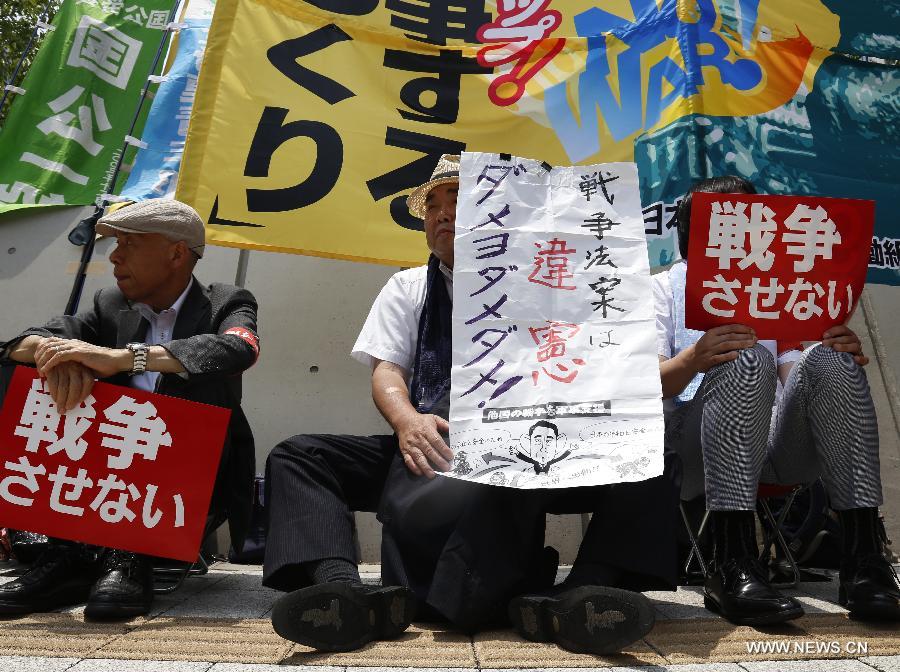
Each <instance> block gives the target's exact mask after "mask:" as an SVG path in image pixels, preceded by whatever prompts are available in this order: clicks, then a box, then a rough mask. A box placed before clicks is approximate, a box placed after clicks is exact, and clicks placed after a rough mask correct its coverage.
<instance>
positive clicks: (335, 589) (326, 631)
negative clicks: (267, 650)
mask: <svg viewBox="0 0 900 672" xmlns="http://www.w3.org/2000/svg"><path fill="white" fill-rule="evenodd" d="M414 610H415V600H414V598H413V594H412V591H411V590H409V588H404V587H402V586H384V587H382V586H367V585H364V584H362V583H342V582H331V583H320V584H316V585H314V586H308V587H306V588H301V589H300V590H295V591H293V592H291V593H288V594H287V595H285V596H284V597H282V598H280V599H279V600H278V601H277V602H276V603H275V606H274V607H273V608H272V627H273V628H274V629H275V632H277V633H278V634H279V635H281V636H282V637H284V638H285V639H289V640H291V641H292V642H297V643H298V644H305V645H306V646H311V647H313V648H314V649H319V650H321V651H353V650H354V649H358V648H360V647H361V646H364V645H365V644H367V643H368V642H371V641H372V640H373V639H393V638H394V637H398V636H399V635H400V634H402V633H403V631H404V630H406V629H407V628H408V627H409V624H410V622H411V621H412V619H413V616H414Z"/></svg>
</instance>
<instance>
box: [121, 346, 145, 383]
mask: <svg viewBox="0 0 900 672" xmlns="http://www.w3.org/2000/svg"><path fill="white" fill-rule="evenodd" d="M125 347H126V348H128V349H129V350H131V354H132V355H133V357H134V362H133V364H132V365H131V375H132V376H139V375H140V374H142V373H144V372H145V371H146V370H147V353H148V352H149V351H150V346H149V345H147V344H146V343H129V344H128V345H126V346H125Z"/></svg>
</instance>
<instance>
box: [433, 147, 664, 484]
mask: <svg viewBox="0 0 900 672" xmlns="http://www.w3.org/2000/svg"><path fill="white" fill-rule="evenodd" d="M454 259H455V261H454V281H453V286H454V295H453V296H454V299H453V306H454V313H453V368H452V371H451V400H450V446H451V448H452V449H453V451H454V455H455V457H454V462H453V468H452V470H451V472H449V475H450V476H452V477H455V478H462V479H466V480H471V481H477V482H481V483H489V484H492V485H497V486H506V487H515V488H546V487H566V486H580V485H597V484H601V483H614V482H621V481H638V480H643V479H646V478H650V477H653V476H656V475H658V474H660V473H662V437H663V420H662V402H661V389H660V382H659V364H658V359H657V355H656V341H655V339H656V332H655V328H654V323H653V320H654V313H653V309H652V305H651V300H650V296H651V293H650V276H649V265H648V261H647V250H646V242H645V237H644V218H643V214H642V211H641V205H640V198H639V195H638V190H637V173H636V169H635V167H634V165H633V164H627V163H615V164H603V165H594V166H580V167H556V168H554V167H551V166H549V165H548V164H545V163H542V162H539V161H535V160H532V159H524V158H518V157H512V156H507V155H496V154H478V153H465V154H463V156H462V161H461V164H460V191H459V198H458V204H457V217H456V243H455V253H454Z"/></svg>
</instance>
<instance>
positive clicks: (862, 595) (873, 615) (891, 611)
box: [838, 553, 900, 621]
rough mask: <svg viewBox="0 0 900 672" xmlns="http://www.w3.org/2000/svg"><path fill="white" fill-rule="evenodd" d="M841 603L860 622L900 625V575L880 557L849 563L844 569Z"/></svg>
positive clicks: (839, 599) (842, 572)
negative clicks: (898, 623) (898, 583)
mask: <svg viewBox="0 0 900 672" xmlns="http://www.w3.org/2000/svg"><path fill="white" fill-rule="evenodd" d="M840 580H841V586H840V589H839V591H838V601H839V602H840V603H841V606H843V607H846V608H847V610H848V611H849V612H850V615H851V616H853V617H854V618H860V619H884V620H891V621H900V588H898V587H897V574H896V572H894V568H893V567H892V566H891V564H890V563H889V562H888V561H887V560H885V558H884V556H883V555H881V554H880V553H871V554H868V555H864V556H862V557H861V558H854V559H852V560H849V561H845V562H844V563H842V565H841V574H840Z"/></svg>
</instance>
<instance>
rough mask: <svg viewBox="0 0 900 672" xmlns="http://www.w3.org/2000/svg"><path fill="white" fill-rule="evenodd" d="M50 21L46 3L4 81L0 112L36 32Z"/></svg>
mask: <svg viewBox="0 0 900 672" xmlns="http://www.w3.org/2000/svg"><path fill="white" fill-rule="evenodd" d="M49 19H50V3H49V2H48V3H47V4H46V5H45V6H44V11H43V12H42V13H41V20H40V21H38V22H37V23H36V24H35V25H34V28H33V29H32V31H31V37H29V38H28V44H26V45H25V50H24V51H23V52H22V55H21V56H20V57H19V62H18V63H16V69H15V70H13V73H12V75H11V76H10V78H9V79H8V80H7V81H6V86H4V87H3V97H2V98H0V110H2V109H3V105H4V104H6V99H7V97H8V96H9V89H8V88H7V87H10V86H12V83H13V82H14V81H16V77H18V76H19V70H21V69H22V64H23V63H24V62H25V59H26V58H28V54H29V53H31V47H33V46H34V40H35V38H36V37H37V35H38V32H39V31H40V30H41V29H42V28H44V27H45V26H47V23H48V22H49ZM46 29H47V30H51V28H50V27H49V26H47V28H46ZM2 132H3V128H2V127H0V133H2Z"/></svg>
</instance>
